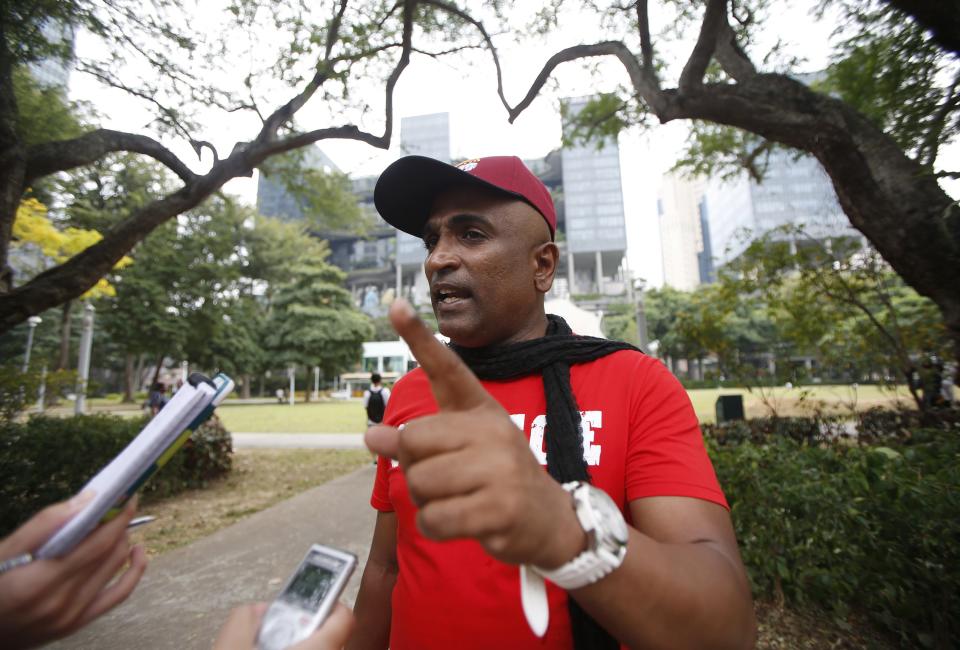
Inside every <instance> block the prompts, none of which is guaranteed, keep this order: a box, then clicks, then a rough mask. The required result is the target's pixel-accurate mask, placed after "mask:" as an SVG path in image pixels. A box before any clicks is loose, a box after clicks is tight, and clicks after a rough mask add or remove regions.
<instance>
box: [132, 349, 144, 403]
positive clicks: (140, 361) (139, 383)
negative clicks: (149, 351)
mask: <svg viewBox="0 0 960 650" xmlns="http://www.w3.org/2000/svg"><path fill="white" fill-rule="evenodd" d="M146 362H147V355H145V354H144V353H143V352H141V353H140V354H138V355H137V373H136V376H135V378H134V385H133V392H134V394H136V393H137V391H139V390H140V389H141V388H142V387H143V366H144V364H146Z"/></svg>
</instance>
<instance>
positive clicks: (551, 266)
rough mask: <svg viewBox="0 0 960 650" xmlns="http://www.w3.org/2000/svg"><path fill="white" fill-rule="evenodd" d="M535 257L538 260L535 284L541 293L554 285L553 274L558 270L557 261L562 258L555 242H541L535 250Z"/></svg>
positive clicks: (534, 276) (534, 278)
mask: <svg viewBox="0 0 960 650" xmlns="http://www.w3.org/2000/svg"><path fill="white" fill-rule="evenodd" d="M533 259H534V261H535V262H536V270H535V271H534V275H533V284H534V286H535V287H536V288H537V291H539V292H540V293H547V292H548V291H550V287H552V286H553V276H554V275H555V274H556V272H557V262H558V261H559V260H560V249H559V248H557V245H556V244H554V243H553V242H546V243H543V244H540V245H539V246H537V247H536V248H535V249H534V251H533Z"/></svg>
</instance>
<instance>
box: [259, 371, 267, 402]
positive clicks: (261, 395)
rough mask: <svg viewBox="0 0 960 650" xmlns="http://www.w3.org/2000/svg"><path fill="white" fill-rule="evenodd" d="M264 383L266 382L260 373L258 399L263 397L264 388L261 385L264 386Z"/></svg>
mask: <svg viewBox="0 0 960 650" xmlns="http://www.w3.org/2000/svg"><path fill="white" fill-rule="evenodd" d="M265 381H266V380H265V379H264V377H263V373H262V372H261V373H260V397H263V391H264V386H263V384H264V382H265Z"/></svg>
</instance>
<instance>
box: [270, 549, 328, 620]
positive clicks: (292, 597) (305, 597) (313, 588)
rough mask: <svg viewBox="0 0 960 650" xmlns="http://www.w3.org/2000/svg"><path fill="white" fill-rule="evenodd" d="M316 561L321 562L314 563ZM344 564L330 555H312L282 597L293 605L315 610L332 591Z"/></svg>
mask: <svg viewBox="0 0 960 650" xmlns="http://www.w3.org/2000/svg"><path fill="white" fill-rule="evenodd" d="M315 561H319V562H320V563H314V562H315ZM342 566H343V562H341V561H340V560H337V559H335V558H331V557H329V556H323V557H318V558H315V557H313V556H311V557H310V558H309V560H308V561H307V562H305V563H304V564H303V566H301V567H300V570H299V571H297V575H296V576H294V578H293V580H292V581H291V582H290V585H289V586H288V587H287V589H286V591H284V592H283V594H282V595H281V596H280V597H281V598H282V599H283V600H285V601H286V602H288V603H290V604H291V605H295V606H297V607H300V608H302V609H306V610H310V611H315V610H317V608H319V607H320V603H321V602H322V601H323V598H324V596H326V595H327V592H328V591H330V587H331V585H333V581H334V580H335V579H336V577H337V573H338V571H339V569H340V568H341V567H342Z"/></svg>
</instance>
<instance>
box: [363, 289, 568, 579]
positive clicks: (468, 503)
mask: <svg viewBox="0 0 960 650" xmlns="http://www.w3.org/2000/svg"><path fill="white" fill-rule="evenodd" d="M390 320H391V322H392V323H393V326H394V328H395V329H396V330H397V332H398V333H399V334H400V336H402V337H403V339H404V340H405V341H406V342H407V345H409V346H410V350H411V351H412V352H413V354H414V356H415V357H416V358H417V361H418V362H419V363H420V366H421V367H422V368H423V370H424V371H425V372H426V374H427V377H428V378H429V380H430V386H431V388H432V390H433V394H434V396H435V397H436V400H437V405H438V407H439V413H437V414H436V415H432V416H428V417H424V418H420V419H417V420H413V421H411V422H408V423H407V424H406V426H405V427H404V428H403V430H398V429H396V428H394V427H388V426H384V425H375V426H373V427H371V428H370V429H368V430H367V434H366V437H365V440H366V443H367V446H368V447H369V448H370V450H371V451H373V452H374V453H378V454H381V455H384V456H390V457H392V458H396V459H397V460H399V461H400V465H401V467H403V470H404V474H405V476H406V480H407V485H408V487H409V490H410V497H411V499H412V500H413V502H414V503H415V504H416V505H417V506H418V507H419V512H418V514H417V524H418V526H419V528H420V531H421V532H422V533H423V535H424V536H426V537H428V538H430V539H434V540H449V539H458V538H473V539H476V540H477V541H479V542H480V543H481V544H482V545H483V547H484V548H485V549H486V551H487V552H488V553H490V555H492V556H493V557H495V558H497V559H498V560H501V561H503V562H510V563H514V564H522V563H529V564H535V565H538V566H542V567H545V568H555V567H558V566H560V565H561V564H563V563H565V562H567V561H568V560H570V559H572V558H573V557H575V556H576V555H577V554H578V553H579V552H580V551H581V550H582V549H583V548H585V547H586V535H585V533H584V532H583V529H582V528H581V527H580V524H579V522H578V521H577V518H576V514H575V513H574V510H573V507H572V505H571V500H570V496H569V495H568V494H567V493H566V492H564V491H563V489H562V488H561V487H560V486H559V485H558V484H557V483H556V482H555V481H554V480H553V479H552V478H550V476H549V475H548V474H547V473H546V472H545V471H543V468H542V467H541V466H540V464H539V463H538V462H537V461H536V459H535V458H534V456H533V454H532V453H531V452H530V447H529V444H528V443H527V440H526V438H525V437H524V435H523V432H521V431H520V430H519V429H517V427H516V426H515V425H514V424H513V422H512V421H511V420H510V417H509V416H508V414H507V412H506V411H505V410H504V409H503V407H501V406H500V404H498V403H497V401H496V400H495V399H494V398H493V397H492V396H491V395H490V394H489V393H487V391H486V390H484V388H483V386H482V385H481V384H480V381H479V380H478V379H477V378H476V376H475V375H474V374H473V373H472V372H471V371H470V369H469V368H467V366H466V365H465V364H464V363H463V361H461V360H460V358H459V357H458V356H457V355H456V354H455V353H454V352H453V351H452V350H450V349H449V348H447V347H446V346H444V345H443V344H442V343H440V342H439V341H437V339H435V338H434V336H433V334H432V333H431V332H430V330H429V329H427V327H426V326H425V325H424V324H423V323H422V322H421V321H420V319H419V318H417V316H416V314H415V313H414V311H413V309H412V308H411V306H410V304H409V303H407V302H406V301H405V300H397V301H395V302H394V303H393V305H392V306H391V308H390Z"/></svg>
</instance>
